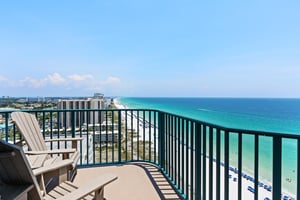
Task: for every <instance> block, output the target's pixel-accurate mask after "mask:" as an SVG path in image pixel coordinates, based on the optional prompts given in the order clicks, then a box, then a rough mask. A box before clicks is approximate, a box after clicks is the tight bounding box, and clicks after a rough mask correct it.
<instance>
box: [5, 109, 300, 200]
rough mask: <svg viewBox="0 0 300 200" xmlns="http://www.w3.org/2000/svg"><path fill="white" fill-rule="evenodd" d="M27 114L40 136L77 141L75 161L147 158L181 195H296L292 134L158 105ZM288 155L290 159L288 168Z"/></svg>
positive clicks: (10, 133)
mask: <svg viewBox="0 0 300 200" xmlns="http://www.w3.org/2000/svg"><path fill="white" fill-rule="evenodd" d="M26 112H31V113H33V114H34V115H35V116H36V117H37V119H38V121H39V123H40V126H41V132H42V134H43V135H44V137H45V138H55V137H82V138H84V139H83V141H81V142H80V144H79V147H80V152H81V158H80V161H79V163H78V165H81V166H83V165H95V164H97V165H99V164H100V165H101V164H114V163H115V164H118V163H124V162H134V161H145V162H151V163H153V164H156V165H158V166H159V167H160V168H161V171H162V172H163V173H164V174H165V175H166V177H167V178H168V179H169V181H170V182H171V183H172V185H173V186H174V188H175V189H176V190H177V191H178V193H179V194H180V195H181V196H182V197H183V198H184V199H191V200H193V199H217V200H219V199H225V200H229V199H239V200H240V199H243V193H244V192H245V190H244V189H243V188H244V187H245V181H247V182H246V183H247V186H248V185H249V186H248V190H249V191H246V192H249V193H251V195H253V199H255V200H258V199H261V198H265V197H261V196H259V195H260V193H259V191H260V190H266V191H268V197H269V198H270V199H278V200H279V199H298V200H299V199H300V192H299V190H298V189H297V188H298V187H300V178H299V177H300V175H299V174H300V163H299V162H300V150H299V149H300V147H299V145H300V136H299V135H295V134H282V133H270V132H260V131H250V130H240V129H231V128H226V127H222V126H217V125H214V124H209V123H205V122H202V121H198V120H195V119H189V118H186V117H182V116H178V115H174V114H170V113H166V112H162V111H158V110H146V109H115V110H114V109H107V110H34V111H26ZM10 113H11V112H9V111H7V112H4V111H3V112H1V113H0V114H1V116H2V122H3V123H2V128H1V130H0V137H1V139H3V140H6V141H10V142H12V143H17V142H18V141H20V140H21V139H22V137H21V135H20V134H19V133H18V130H17V129H16V126H14V125H13V124H12V123H11V122H10ZM68 145H69V144H67V143H63V144H61V143H57V144H55V143H52V144H50V145H49V148H65V147H66V146H68ZM287 152H288V157H289V158H288V160H292V161H293V162H292V163H290V164H289V163H288V165H287V164H286V163H285V160H286V156H287V155H286V153H287ZM287 166H288V169H286V168H287ZM266 168H267V169H268V170H267V171H266ZM286 171H287V172H288V173H287V174H288V175H286ZM243 181H244V182H243ZM230 182H236V184H235V185H231V184H230ZM231 187H236V190H231ZM285 190H287V191H285ZM231 191H236V193H235V192H231Z"/></svg>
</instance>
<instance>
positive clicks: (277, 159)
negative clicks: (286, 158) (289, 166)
mask: <svg viewBox="0 0 300 200" xmlns="http://www.w3.org/2000/svg"><path fill="white" fill-rule="evenodd" d="M281 158H282V138H281V136H274V137H273V184H272V185H273V198H272V199H274V200H280V199H281V197H280V195H281V164H282V161H281Z"/></svg>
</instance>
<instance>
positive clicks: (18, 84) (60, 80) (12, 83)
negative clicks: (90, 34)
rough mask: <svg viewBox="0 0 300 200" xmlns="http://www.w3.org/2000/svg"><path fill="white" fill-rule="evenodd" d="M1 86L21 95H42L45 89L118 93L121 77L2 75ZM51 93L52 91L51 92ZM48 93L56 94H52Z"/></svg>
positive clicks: (76, 92) (83, 92)
mask: <svg viewBox="0 0 300 200" xmlns="http://www.w3.org/2000/svg"><path fill="white" fill-rule="evenodd" d="M0 82H1V85H0V87H1V88H4V89H6V90H7V91H13V92H17V93H18V94H19V95H20V94H21V93H22V92H25V91H28V90H29V91H30V92H31V93H34V94H35V93H36V95H40V94H41V93H44V92H45V91H52V93H53V92H56V93H57V95H58V94H64V92H67V93H70V95H71V94H72V93H74V94H78V93H82V94H86V93H87V92H88V93H90V92H91V91H92V92H102V93H106V92H110V93H117V92H116V91H119V89H120V87H123V86H122V85H121V79H120V78H119V77H116V76H108V77H106V78H104V79H103V78H102V79H99V78H96V77H94V76H93V75H91V74H71V75H62V74H59V73H52V74H48V75H46V76H44V77H41V78H36V77H30V76H27V77H24V78H21V79H18V80H13V79H9V78H6V77H4V76H1V75H0ZM50 93H51V92H50ZM50 93H47V94H48V95H50V96H51V95H54V96H55V95H56V94H50Z"/></svg>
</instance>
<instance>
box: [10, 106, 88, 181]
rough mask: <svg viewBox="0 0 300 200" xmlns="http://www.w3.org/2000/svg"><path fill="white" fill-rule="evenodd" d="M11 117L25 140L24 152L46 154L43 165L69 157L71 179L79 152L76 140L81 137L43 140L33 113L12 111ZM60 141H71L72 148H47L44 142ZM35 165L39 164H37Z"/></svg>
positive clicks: (70, 178)
mask: <svg viewBox="0 0 300 200" xmlns="http://www.w3.org/2000/svg"><path fill="white" fill-rule="evenodd" d="M11 118H12V121H13V122H14V123H15V124H16V126H17V127H18V130H19V131H20V133H21V134H22V136H23V138H24V140H25V141H26V144H27V146H28V151H26V152H25V153H26V154H28V155H47V156H46V158H45V162H43V163H44V166H47V165H49V164H53V163H55V162H57V161H58V162H59V161H60V160H61V159H69V160H71V161H72V162H71V164H70V166H69V169H68V170H69V172H70V173H69V175H68V180H72V179H73V178H74V176H75V174H76V165H77V162H78V160H79V157H80V153H79V151H77V142H78V141H80V140H82V138H55V139H49V140H45V139H44V138H43V135H42V133H41V129H40V126H39V123H38V121H37V119H36V117H35V116H34V115H32V114H29V113H26V112H13V113H12V114H11ZM62 141H71V143H72V146H71V147H72V148H69V149H53V150H48V147H47V145H46V142H62ZM57 155H59V156H57ZM40 157H42V156H40ZM37 167H39V166H38V165H37ZM32 168H35V166H34V165H32Z"/></svg>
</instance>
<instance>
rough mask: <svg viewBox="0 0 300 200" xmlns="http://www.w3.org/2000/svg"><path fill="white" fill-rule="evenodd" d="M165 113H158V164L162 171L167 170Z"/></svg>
mask: <svg viewBox="0 0 300 200" xmlns="http://www.w3.org/2000/svg"><path fill="white" fill-rule="evenodd" d="M164 135H165V113H163V112H159V113H158V148H159V149H158V156H159V158H158V162H159V165H160V166H161V168H162V169H164V168H165V138H164Z"/></svg>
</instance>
